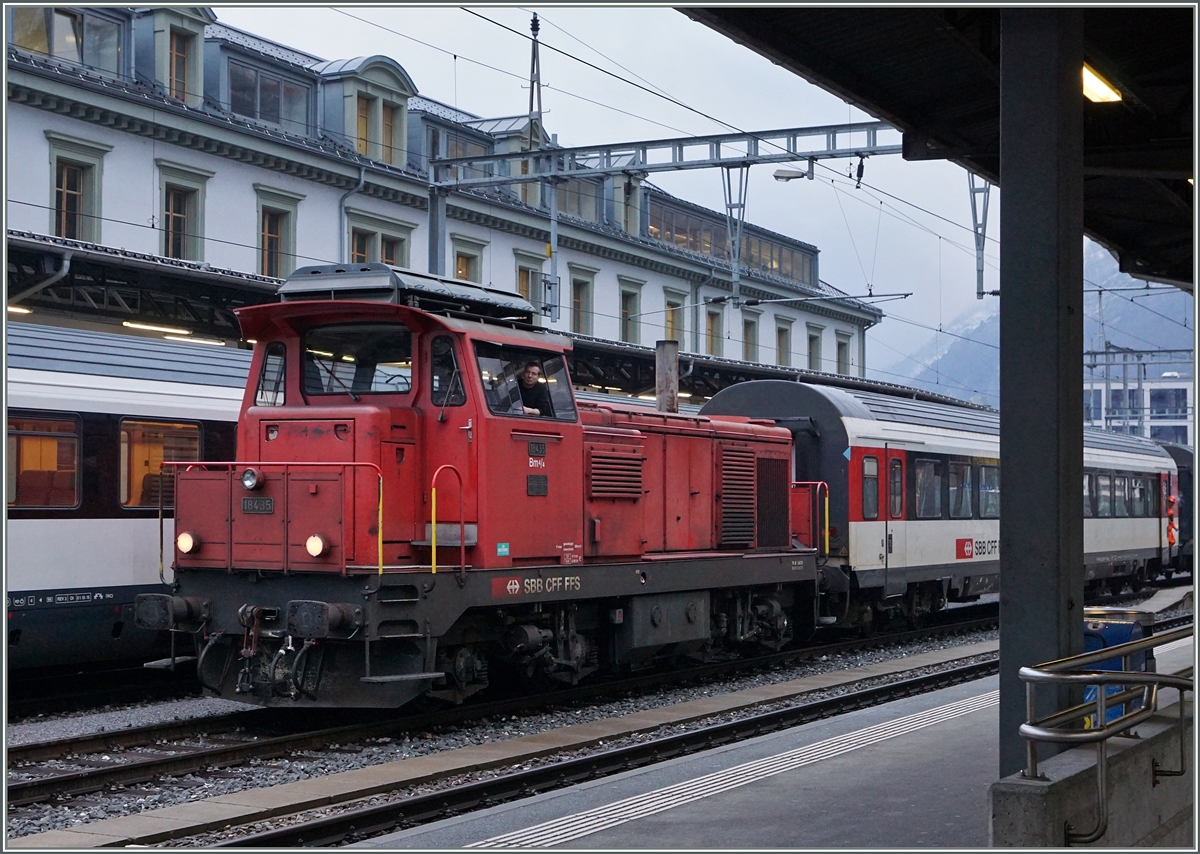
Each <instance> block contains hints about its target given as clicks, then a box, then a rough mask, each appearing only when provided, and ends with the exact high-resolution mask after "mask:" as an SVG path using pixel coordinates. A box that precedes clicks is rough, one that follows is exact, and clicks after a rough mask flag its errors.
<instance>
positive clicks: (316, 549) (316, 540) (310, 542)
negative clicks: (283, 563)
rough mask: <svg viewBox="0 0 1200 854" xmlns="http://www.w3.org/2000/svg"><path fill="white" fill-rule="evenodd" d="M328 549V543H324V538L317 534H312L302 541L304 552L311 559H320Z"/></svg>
mask: <svg viewBox="0 0 1200 854" xmlns="http://www.w3.org/2000/svg"><path fill="white" fill-rule="evenodd" d="M328 548H329V543H327V542H325V538H324V537H322V536H320V535H318V534H313V535H312V536H311V537H309V538H308V539H307V540H305V541H304V550H305V551H306V552H308V553H309V554H310V555H312V556H313V557H320V556H321V555H323V554H325V551H326V550H327V549H328Z"/></svg>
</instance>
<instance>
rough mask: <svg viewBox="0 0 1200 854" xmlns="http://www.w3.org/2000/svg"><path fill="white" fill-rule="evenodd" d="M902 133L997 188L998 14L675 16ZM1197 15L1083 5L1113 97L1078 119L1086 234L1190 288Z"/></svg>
mask: <svg viewBox="0 0 1200 854" xmlns="http://www.w3.org/2000/svg"><path fill="white" fill-rule="evenodd" d="M681 11H683V12H684V13H685V14H686V15H688V16H689V17H691V18H693V19H695V20H697V21H700V22H702V23H704V24H706V25H708V26H710V27H712V28H713V29H715V30H717V31H718V32H721V33H723V34H725V35H727V36H728V37H729V38H731V39H732V40H734V41H736V42H738V43H740V44H743V45H746V46H747V47H749V48H751V49H753V50H755V51H757V52H758V53H760V54H762V55H764V56H766V57H768V58H770V59H771V60H772V61H774V62H776V63H778V64H779V65H781V66H783V67H784V68H787V69H790V70H792V71H794V72H795V73H797V74H798V75H800V76H802V77H804V78H805V79H806V80H809V81H810V82H812V83H814V84H816V85H818V86H820V87H822V88H823V89H826V90H828V91H830V92H832V93H833V94H835V95H837V96H838V97H840V98H842V99H844V100H846V101H848V102H850V103H852V104H854V105H856V106H858V107H860V108H861V109H863V110H864V111H866V112H867V113H869V114H871V115H872V116H875V117H877V118H879V119H882V120H884V121H887V122H889V123H891V124H892V125H894V126H895V127H897V128H899V129H900V130H902V131H903V132H904V157H905V158H906V159H909V160H926V159H938V158H944V159H948V160H951V161H953V162H955V163H958V164H960V165H962V166H963V167H965V168H966V169H968V170H970V171H972V172H974V173H976V174H978V175H980V176H982V177H984V178H986V179H987V180H989V181H991V182H992V183H994V184H999V185H1001V186H1003V181H1002V180H1001V175H1000V18H1001V13H1002V9H1000V8H996V7H988V8H961V9H944V8H943V9H929V8H887V7H882V8H881V7H874V8H854V7H837V6H834V7H825V8H817V7H806V8H786V7H777V8H772V7H765V8H763V7H759V8H750V7H745V6H741V5H735V6H724V7H716V8H704V9H682V10H681ZM1194 14H1195V10H1194V8H1193V7H1192V6H1191V5H1188V6H1182V5H1180V6H1175V7H1165V8H1163V7H1160V8H1149V7H1144V6H1143V7H1118V6H1108V7H1101V8H1087V9H1084V10H1083V15H1084V60H1085V62H1086V63H1087V64H1088V65H1089V66H1090V67H1091V68H1092V69H1094V70H1095V71H1096V72H1097V73H1098V74H1099V75H1100V76H1102V77H1103V78H1104V79H1106V80H1107V81H1109V82H1110V83H1111V84H1112V85H1113V87H1115V88H1116V90H1117V91H1118V92H1119V93H1120V95H1121V100H1120V101H1116V102H1111V103H1092V102H1088V103H1087V104H1086V107H1085V115H1084V232H1085V234H1087V235H1088V236H1089V237H1091V238H1093V239H1094V240H1096V241H1097V242H1099V243H1101V244H1102V245H1104V246H1106V247H1108V248H1109V249H1110V250H1111V251H1112V252H1113V253H1114V254H1115V255H1116V257H1117V259H1118V261H1119V262H1120V267H1121V270H1122V272H1125V273H1128V274H1129V275H1131V276H1135V277H1137V278H1141V279H1148V280H1152V281H1157V282H1166V283H1170V284H1174V285H1177V286H1178V287H1181V288H1183V289H1185V290H1187V291H1191V290H1192V289H1193V255H1194V241H1193V228H1194V225H1193V199H1194V194H1193V186H1192V185H1190V184H1189V183H1188V179H1189V178H1194V174H1193V171H1192V170H1193V155H1194V133H1195V131H1194V122H1195V117H1194V115H1193V111H1192V102H1193V86H1194V82H1193V81H1194V78H1195V60H1194V55H1193V44H1192V40H1193V37H1194V32H1195V23H1194Z"/></svg>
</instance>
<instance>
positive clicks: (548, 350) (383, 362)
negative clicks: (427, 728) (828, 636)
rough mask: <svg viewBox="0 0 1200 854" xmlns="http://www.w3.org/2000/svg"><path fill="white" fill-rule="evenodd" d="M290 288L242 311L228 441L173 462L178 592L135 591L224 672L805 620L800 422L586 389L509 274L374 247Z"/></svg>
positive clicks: (595, 644) (302, 693) (316, 686)
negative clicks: (797, 520)
mask: <svg viewBox="0 0 1200 854" xmlns="http://www.w3.org/2000/svg"><path fill="white" fill-rule="evenodd" d="M401 277H403V278H401ZM281 296H282V299H283V301H282V302H281V303H279V304H274V305H267V306H257V307H254V308H248V309H243V310H241V311H240V312H239V318H240V320H241V324H242V332H243V335H244V336H245V337H246V338H247V339H252V340H254V341H255V342H256V343H255V349H254V359H253V363H252V365H251V368H250V376H249V380H248V382H247V388H246V392H245V397H244V400H243V403H242V409H241V415H240V418H239V431H238V451H237V461H236V462H230V463H222V464H191V465H186V466H182V465H181V466H178V467H177V468H176V470H175V474H174V476H175V477H176V479H177V482H176V486H175V495H176V496H177V500H176V509H175V520H176V521H175V533H176V540H175V556H174V563H173V569H174V583H173V589H172V592H170V593H164V594H147V595H143V596H140V597H139V598H138V603H137V615H138V621H139V624H140V625H143V626H146V627H151V628H159V629H172V630H175V631H179V632H190V633H194V634H195V636H196V644H197V651H198V660H197V670H198V675H199V678H200V680H201V681H202V683H203V684H204V685H205V686H206V687H208V688H210V689H211V690H212V691H214V692H215V693H218V694H220V695H221V696H224V697H227V698H230V699H237V700H241V701H244V702H250V703H256V704H260V705H281V704H289V705H290V704H294V703H300V704H309V705H318V706H362V707H370V706H380V707H388V706H399V705H401V704H403V703H405V702H407V701H409V700H411V699H413V698H415V697H417V696H420V695H423V694H432V695H434V696H439V697H444V698H446V699H451V700H461V699H462V698H464V697H466V696H468V695H470V694H472V693H474V692H476V691H478V690H480V689H482V688H483V687H485V686H486V685H487V683H488V673H489V668H493V667H495V668H507V669H509V670H511V671H512V672H515V673H520V674H525V675H529V676H532V675H535V674H542V675H547V676H550V677H554V678H558V679H562V680H566V681H568V682H574V681H576V680H578V679H580V678H581V677H583V676H585V675H587V674H589V673H591V672H593V671H596V670H598V669H605V670H619V669H630V668H636V667H641V666H646V665H648V664H650V663H652V662H653V661H655V660H657V659H660V658H662V657H664V656H681V655H684V656H686V655H692V656H703V655H705V654H707V653H708V652H709V651H711V650H712V649H714V648H720V647H727V648H733V647H737V646H739V645H743V644H758V645H766V646H768V647H774V648H778V647H780V646H782V645H783V644H784V643H786V642H788V641H789V640H790V639H792V638H793V637H802V638H803V637H807V636H808V635H809V634H811V633H812V631H813V630H814V629H815V627H816V624H817V601H818V593H817V585H818V581H819V570H818V568H817V562H816V557H815V552H814V551H813V550H812V549H807V548H802V547H794V546H793V538H792V532H791V526H790V524H789V490H790V481H791V478H790V471H791V465H792V437H791V434H790V433H789V432H788V431H787V430H785V429H782V428H779V427H776V426H773V424H772V422H768V421H756V420H752V419H749V418H744V417H737V416H718V417H702V416H685V415H675V414H667V413H662V412H658V411H655V410H649V409H646V408H643V407H638V406H632V405H620V404H615V403H614V404H607V403H605V404H596V403H586V402H577V401H576V400H575V398H574V395H573V393H572V389H571V383H570V378H569V377H568V374H567V368H566V354H567V353H568V351H569V349H570V346H571V342H570V340H569V339H567V338H565V337H562V336H557V335H554V334H548V333H543V332H539V331H537V330H536V329H534V328H533V327H532V326H530V325H529V323H528V321H529V320H530V318H531V317H532V310H533V309H532V306H530V305H529V304H528V303H525V302H524V301H523V300H520V298H518V297H515V296H514V295H512V294H500V293H496V292H490V291H487V290H486V289H483V288H478V287H470V286H467V285H465V284H463V283H448V282H446V281H445V280H441V279H433V278H430V277H424V276H419V275H413V274H409V273H397V272H396V271H394V270H392V269H391V268H388V267H384V266H383V265H361V266H356V267H349V268H347V267H318V268H304V269H302V270H299V271H297V273H296V274H294V275H293V277H292V279H291V280H289V282H288V284H286V285H285V286H284V288H283V289H282V290H281ZM402 303H403V304H402ZM522 321H524V322H522ZM530 364H533V365H536V366H537V367H538V368H540V374H541V377H540V381H539V383H540V385H542V386H543V387H544V390H543V391H542V392H539V395H540V399H541V400H542V401H544V403H543V404H542V410H543V411H542V414H540V415H531V414H526V412H527V411H529V410H528V409H527V407H526V406H525V405H524V403H523V398H522V389H521V378H520V375H521V374H522V373H523V372H524V370H525V368H526V367H527V366H529V365H530ZM526 393H527V395H528V394H529V388H528V387H527V388H526ZM546 409H549V410H550V411H549V412H546V411H545V410H546Z"/></svg>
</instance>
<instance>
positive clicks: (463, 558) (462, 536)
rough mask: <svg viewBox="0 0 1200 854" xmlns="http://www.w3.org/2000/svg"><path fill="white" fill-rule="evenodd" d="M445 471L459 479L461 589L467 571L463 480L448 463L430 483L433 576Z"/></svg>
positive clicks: (456, 470) (435, 573)
mask: <svg viewBox="0 0 1200 854" xmlns="http://www.w3.org/2000/svg"><path fill="white" fill-rule="evenodd" d="M443 469H450V471H452V472H454V476H455V477H456V478H458V561H459V563H458V565H459V576H458V583H459V586H460V587H461V586H462V584H463V582H464V581H465V580H466V575H465V573H466V571H467V520H466V513H465V512H464V506H463V478H462V474H460V473H459V471H458V469H456V468H455V467H454V466H452V465H450V464H449V463H447V464H446V465H444V466H439V467H438V470H437V471H435V472H434V473H433V477H432V478H431V479H430V482H429V512H430V525H429V527H430V529H431V531H432V534H431V536H430V552H431V554H432V557H431V569H432V572H431V574H432V575H437V479H438V475H439V474H441V473H442V471H443Z"/></svg>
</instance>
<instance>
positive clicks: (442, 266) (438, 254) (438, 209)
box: [429, 175, 449, 276]
mask: <svg viewBox="0 0 1200 854" xmlns="http://www.w3.org/2000/svg"><path fill="white" fill-rule="evenodd" d="M434 177H435V180H436V175H435V176H434ZM448 195H449V192H448V191H447V190H444V189H442V188H441V187H436V186H432V187H430V188H429V274H430V275H431V276H444V275H445V274H446V197H447V196H448Z"/></svg>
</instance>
